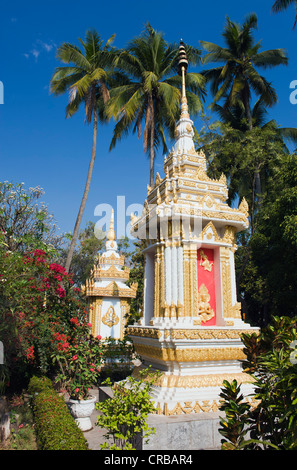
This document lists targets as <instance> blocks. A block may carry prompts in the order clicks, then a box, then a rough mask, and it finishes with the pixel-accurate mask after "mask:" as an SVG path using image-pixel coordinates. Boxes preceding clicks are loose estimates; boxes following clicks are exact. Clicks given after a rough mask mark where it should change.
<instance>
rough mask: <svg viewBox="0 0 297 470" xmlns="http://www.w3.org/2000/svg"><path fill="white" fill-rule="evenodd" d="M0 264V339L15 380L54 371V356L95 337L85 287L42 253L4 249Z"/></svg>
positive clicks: (1, 252) (55, 363) (7, 363)
mask: <svg viewBox="0 0 297 470" xmlns="http://www.w3.org/2000/svg"><path fill="white" fill-rule="evenodd" d="M0 241H1V240H0ZM0 266H1V271H2V273H1V274H2V276H1V277H0V299H1V305H0V340H1V341H2V342H3V344H4V352H5V366H6V367H7V369H8V370H9V375H10V379H11V378H12V379H13V378H16V377H21V378H22V380H23V379H24V378H25V377H27V378H28V379H29V378H30V377H31V376H32V375H34V374H40V373H41V374H44V375H46V374H49V373H54V372H55V368H56V366H57V364H59V363H58V362H57V361H54V358H55V357H56V356H57V355H58V356H59V355H61V354H63V353H65V354H66V353H67V351H68V349H69V348H70V347H71V346H74V345H76V344H77V343H78V342H79V338H86V337H87V335H89V333H90V325H88V323H87V322H88V319H87V310H86V308H85V302H84V300H83V299H82V298H81V296H80V293H79V289H78V288H75V287H74V286H73V282H72V279H71V276H70V275H69V274H68V273H67V272H66V271H65V269H64V268H63V266H60V265H59V264H57V263H53V262H52V260H51V259H50V255H49V254H48V253H46V252H45V251H44V250H42V249H35V250H32V251H30V252H27V253H25V254H21V253H18V252H14V253H13V252H9V253H8V252H5V251H4V250H0ZM6 381H7V382H8V383H9V377H8V376H7V378H6Z"/></svg>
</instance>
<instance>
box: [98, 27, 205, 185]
mask: <svg viewBox="0 0 297 470" xmlns="http://www.w3.org/2000/svg"><path fill="white" fill-rule="evenodd" d="M186 51H187V53H188V58H189V61H192V62H193V63H195V64H197V63H199V62H200V54H201V52H200V51H199V50H198V49H195V48H192V47H186ZM178 52H179V48H178V45H176V44H174V45H170V44H168V43H167V42H166V41H165V39H164V37H163V34H162V33H159V32H156V31H155V30H154V29H153V28H152V27H151V26H150V24H146V26H145V30H144V32H143V33H142V34H141V35H140V36H139V37H136V38H134V39H133V40H132V41H131V42H130V44H128V47H127V49H126V50H123V51H122V52H121V53H120V55H119V57H118V59H117V61H116V67H117V68H118V69H119V70H120V71H122V72H124V73H125V74H126V76H127V82H126V83H125V84H122V85H121V86H119V87H116V88H114V89H113V90H112V92H111V97H110V100H109V102H108V105H107V114H108V116H109V117H111V116H113V117H115V118H116V120H117V123H116V125H115V128H114V133H113V138H112V141H111V145H110V149H112V148H114V146H115V145H116V143H117V141H118V140H119V139H121V138H122V136H124V135H127V134H128V133H129V131H130V130H131V128H133V132H136V131H137V132H138V136H140V135H141V124H142V123H144V129H143V148H144V151H145V152H147V153H148V154H149V157H150V186H153V184H154V161H155V155H156V149H157V148H158V147H159V145H161V144H162V146H163V153H166V152H167V150H168V149H167V144H166V137H165V134H166V132H168V133H169V135H170V136H171V137H173V135H174V130H175V127H176V120H177V117H178V112H179V105H180V97H181V93H180V87H181V77H180V76H179V75H177V72H178ZM204 81H205V80H204V79H203V77H202V76H201V75H200V74H198V73H188V74H187V90H188V93H187V98H188V104H189V109H190V111H191V113H192V115H195V114H197V113H198V112H199V111H201V110H202V99H203V96H204V90H203V86H204Z"/></svg>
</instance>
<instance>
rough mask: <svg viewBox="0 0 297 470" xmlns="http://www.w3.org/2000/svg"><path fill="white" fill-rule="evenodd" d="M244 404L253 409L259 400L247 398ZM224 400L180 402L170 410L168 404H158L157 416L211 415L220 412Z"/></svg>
mask: <svg viewBox="0 0 297 470" xmlns="http://www.w3.org/2000/svg"><path fill="white" fill-rule="evenodd" d="M244 402H246V403H249V404H250V405H251V406H252V407H253V408H254V407H256V406H257V403H258V402H257V400H255V398H253V397H251V398H250V397H245V399H244ZM221 404H222V400H201V401H194V402H192V401H185V402H181V403H180V402H178V403H177V404H176V405H175V406H174V407H173V408H171V409H169V407H168V404H167V403H164V405H163V408H162V407H161V404H160V403H158V405H157V408H156V414H158V415H165V416H173V415H182V414H187V415H188V414H192V413H196V414H197V413H209V412H216V411H219V408H220V406H221Z"/></svg>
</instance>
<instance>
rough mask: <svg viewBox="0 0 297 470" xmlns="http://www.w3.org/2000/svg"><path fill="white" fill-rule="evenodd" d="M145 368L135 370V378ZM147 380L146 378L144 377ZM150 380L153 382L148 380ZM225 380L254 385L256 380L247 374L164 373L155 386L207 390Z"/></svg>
mask: <svg viewBox="0 0 297 470" xmlns="http://www.w3.org/2000/svg"><path fill="white" fill-rule="evenodd" d="M143 369H144V367H143V366H139V367H135V368H134V370H133V373H132V375H133V377H135V378H139V377H140V371H141V370H143ZM144 380H146V377H144ZM148 380H151V379H150V378H148ZM224 380H228V382H232V380H236V381H237V383H238V384H244V383H253V382H254V381H255V380H254V378H253V377H252V376H251V375H249V374H247V373H245V372H239V373H235V374H207V375H182V376H178V375H173V374H170V375H166V374H165V373H163V374H162V375H161V376H160V377H158V378H157V379H156V380H155V381H154V386H156V387H163V388H202V387H203V388H205V387H221V386H222V385H223V382H224Z"/></svg>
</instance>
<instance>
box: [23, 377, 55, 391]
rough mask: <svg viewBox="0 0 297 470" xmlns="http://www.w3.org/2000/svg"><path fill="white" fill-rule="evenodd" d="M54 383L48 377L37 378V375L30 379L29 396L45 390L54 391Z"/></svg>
mask: <svg viewBox="0 0 297 470" xmlns="http://www.w3.org/2000/svg"><path fill="white" fill-rule="evenodd" d="M52 388H53V383H52V381H51V380H50V379H49V378H48V377H36V376H35V375H34V376H33V377H32V378H31V379H30V382H29V386H28V393H29V395H35V394H36V393H40V392H43V391H44V390H48V389H52Z"/></svg>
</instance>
